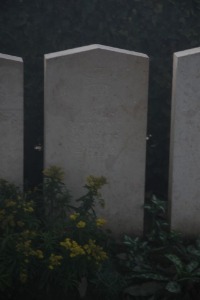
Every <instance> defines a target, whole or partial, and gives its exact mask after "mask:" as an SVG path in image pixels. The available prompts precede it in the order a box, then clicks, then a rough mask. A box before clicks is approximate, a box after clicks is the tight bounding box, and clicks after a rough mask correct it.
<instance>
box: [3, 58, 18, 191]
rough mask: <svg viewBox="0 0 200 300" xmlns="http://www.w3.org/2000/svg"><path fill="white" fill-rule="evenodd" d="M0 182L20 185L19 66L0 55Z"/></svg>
mask: <svg viewBox="0 0 200 300" xmlns="http://www.w3.org/2000/svg"><path fill="white" fill-rule="evenodd" d="M0 136H1V139H0V160H1V168H0V178H4V179H6V180H8V181H10V182H13V183H15V184H17V185H19V186H22V185H23V62H22V59H21V58H18V57H15V56H10V55H5V54H0Z"/></svg>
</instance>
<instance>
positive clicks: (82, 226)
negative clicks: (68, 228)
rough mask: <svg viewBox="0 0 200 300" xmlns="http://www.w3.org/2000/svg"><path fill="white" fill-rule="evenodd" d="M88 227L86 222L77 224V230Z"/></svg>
mask: <svg viewBox="0 0 200 300" xmlns="http://www.w3.org/2000/svg"><path fill="white" fill-rule="evenodd" d="M85 226H86V223H85V222H84V221H79V222H78V223H77V224H76V227H77V228H84V227H85Z"/></svg>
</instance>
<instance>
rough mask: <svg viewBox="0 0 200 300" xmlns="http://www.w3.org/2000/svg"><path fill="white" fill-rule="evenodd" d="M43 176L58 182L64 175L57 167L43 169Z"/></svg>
mask: <svg viewBox="0 0 200 300" xmlns="http://www.w3.org/2000/svg"><path fill="white" fill-rule="evenodd" d="M43 174H44V176H45V177H48V178H51V179H54V180H58V181H60V182H62V181H63V180H64V175H65V173H64V172H63V170H62V169H61V168H59V167H57V166H51V167H49V168H48V169H45V170H44V171H43Z"/></svg>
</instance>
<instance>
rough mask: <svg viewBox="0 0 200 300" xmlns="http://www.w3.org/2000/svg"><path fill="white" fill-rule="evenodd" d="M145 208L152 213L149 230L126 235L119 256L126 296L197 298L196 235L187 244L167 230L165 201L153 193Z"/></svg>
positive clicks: (199, 248)
mask: <svg viewBox="0 0 200 300" xmlns="http://www.w3.org/2000/svg"><path fill="white" fill-rule="evenodd" d="M145 208H146V209H147V210H148V211H149V213H150V214H151V216H152V230H151V231H150V233H148V234H147V235H146V236H145V237H144V238H139V237H135V238H131V237H128V236H125V238H124V245H125V251H124V253H123V255H121V258H120V257H119V258H120V260H119V261H120V270H121V272H123V274H124V276H125V278H126V280H127V287H126V288H125V289H124V294H125V295H126V299H151V300H153V299H154V300H157V299H158V300H164V299H165V300H168V299H176V300H178V299H198V296H199V295H200V288H199V286H198V284H199V282H200V241H199V239H197V240H196V242H195V243H192V244H190V243H188V242H187V241H186V240H184V239H183V238H182V237H181V235H180V234H178V233H175V232H172V231H170V230H169V225H168V223H167V222H166V221H165V219H164V216H165V215H166V210H165V202H163V201H161V200H159V199H157V198H156V197H155V196H154V197H153V198H152V200H151V202H150V203H149V204H148V205H146V206H145ZM193 297H196V298H193Z"/></svg>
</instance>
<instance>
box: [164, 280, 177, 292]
mask: <svg viewBox="0 0 200 300" xmlns="http://www.w3.org/2000/svg"><path fill="white" fill-rule="evenodd" d="M165 289H166V290H167V291H168V292H170V293H174V294H179V293H180V292H181V286H180V284H179V283H178V282H176V281H170V282H168V284H167V285H166V287H165Z"/></svg>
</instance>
